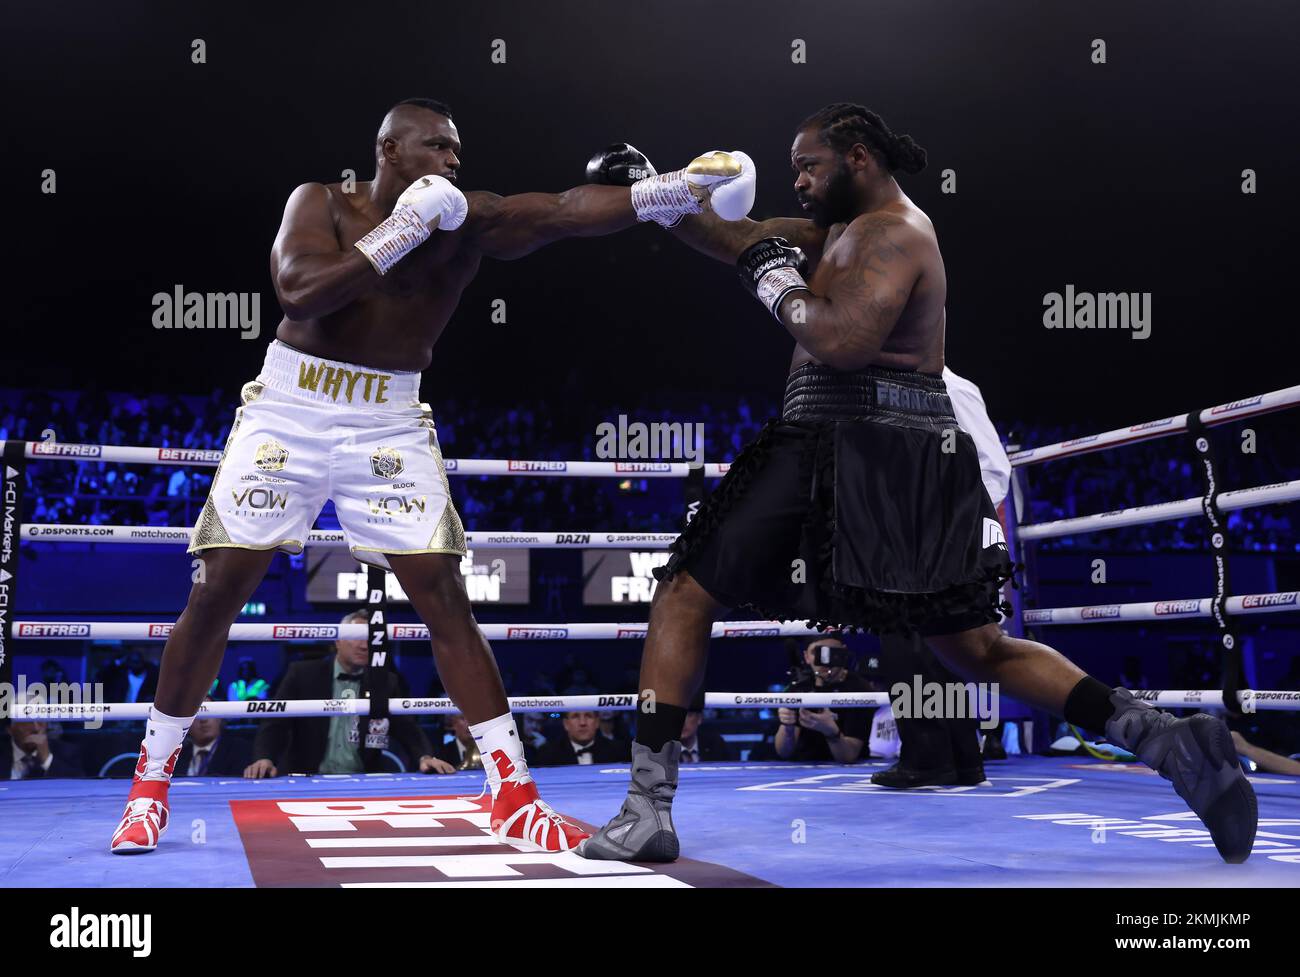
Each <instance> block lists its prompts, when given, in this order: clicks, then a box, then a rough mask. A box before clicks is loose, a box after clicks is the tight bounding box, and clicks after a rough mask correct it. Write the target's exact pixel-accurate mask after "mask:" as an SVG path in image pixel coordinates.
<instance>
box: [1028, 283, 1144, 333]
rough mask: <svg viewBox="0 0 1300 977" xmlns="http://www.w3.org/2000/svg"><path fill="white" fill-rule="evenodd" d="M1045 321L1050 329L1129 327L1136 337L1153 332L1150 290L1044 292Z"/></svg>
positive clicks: (1044, 323) (1068, 288)
mask: <svg viewBox="0 0 1300 977" xmlns="http://www.w3.org/2000/svg"><path fill="white" fill-rule="evenodd" d="M1043 325H1044V326H1045V327H1046V328H1048V329H1127V330H1129V331H1131V332H1132V334H1133V338H1134V339H1146V338H1147V337H1148V336H1150V335H1151V293H1150V292H1076V291H1075V290H1074V286H1073V285H1066V286H1065V292H1064V294H1062V293H1061V292H1048V293H1047V294H1046V295H1044V296H1043Z"/></svg>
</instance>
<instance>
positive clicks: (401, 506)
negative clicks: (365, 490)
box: [366, 495, 429, 516]
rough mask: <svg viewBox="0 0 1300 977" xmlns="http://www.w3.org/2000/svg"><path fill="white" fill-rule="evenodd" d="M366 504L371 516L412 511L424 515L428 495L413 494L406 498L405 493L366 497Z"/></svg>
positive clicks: (409, 512) (408, 513)
mask: <svg viewBox="0 0 1300 977" xmlns="http://www.w3.org/2000/svg"><path fill="white" fill-rule="evenodd" d="M366 504H367V505H368V506H370V514H371V515H372V516H407V515H410V514H411V513H412V512H418V513H419V514H420V515H424V514H425V511H426V510H427V509H428V504H429V497H428V496H427V495H414V496H411V497H410V498H408V497H407V496H405V495H386V496H384V497H383V498H381V499H370V498H367V499H366Z"/></svg>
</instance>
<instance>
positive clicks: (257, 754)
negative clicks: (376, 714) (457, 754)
mask: <svg viewBox="0 0 1300 977" xmlns="http://www.w3.org/2000/svg"><path fill="white" fill-rule="evenodd" d="M334 667H335V658H334V656H333V655H326V656H325V657H324V658H317V659H314V660H312V661H301V662H294V663H293V664H292V665H290V666H289V670H288V671H287V672H285V673H284V678H283V679H281V681H280V685H279V686H278V687H277V688H276V690H275V692H274V696H275V698H277V699H332V698H333V697H334ZM381 674H382V675H384V676H385V677H386V679H387V682H388V688H387V689H386V690H385V691H384V692H383V693H382V694H384V695H387V696H388V697H389V698H394V697H397V696H400V695H401V694H402V692H401V688H402V683H401V682H400V681H399V676H398V675H397V673H396V672H393V671H390V670H387V669H385V670H383V671H382V672H381ZM332 718H333V717H331V716H309V717H305V718H301V719H263V720H262V721H261V725H260V726H259V727H258V730H257V739H256V740H254V741H253V759H255V760H270V761H271V762H272V763H274V764H275V767H276V770H277V771H278V772H279V773H281V774H286V773H316V772H317V771H319V770H320V765H321V761H323V760H324V759H325V750H326V748H327V747H328V746H329V733H330V720H331V719H332ZM345 718H347V719H349V720H351V719H352V718H353V717H351V716H348V717H345ZM357 718H359V719H360V720H361V733H362V736H363V737H364V735H365V729H366V718H365V717H364V716H360V717H357ZM388 730H389V736H390V742H392V743H394V744H400V745H401V747H402V749H403V750H405V752H406V758H407V760H408V762H409V763H410V764H411V765H412V769H418V767H417V764H418V763H419V760H420V757H422V756H424V755H425V754H430V755H431V754H432V752H433V751H432V749H431V748H430V747H429V739H428V737H426V736H425V735H424V731H423V730H422V729H420V727H419V726H418V725H417V724H416V722H415V719H414V718H413V717H411V716H393V717H392V718H391V719H390V720H389V724H388ZM361 762H362V765H363V766H364V768H365V770H366V772H367V773H375V772H377V771H379V770H380V769H382V767H381V763H382V757H381V755H380V751H378V750H367V749H362V750H361Z"/></svg>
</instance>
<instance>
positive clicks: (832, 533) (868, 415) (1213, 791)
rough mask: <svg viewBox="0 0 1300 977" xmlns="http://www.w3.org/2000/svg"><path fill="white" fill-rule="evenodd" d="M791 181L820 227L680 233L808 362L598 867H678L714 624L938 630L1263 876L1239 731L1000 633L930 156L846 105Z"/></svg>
mask: <svg viewBox="0 0 1300 977" xmlns="http://www.w3.org/2000/svg"><path fill="white" fill-rule="evenodd" d="M732 155H733V156H735V157H736V158H739V159H741V160H742V162H743V165H744V166H746V167H747V168H752V163H750V162H749V160H748V157H746V156H744V154H743V153H733V154H732ZM791 163H792V165H793V168H794V171H795V183H794V189H795V193H796V195H797V196H798V198H799V202H800V205H801V206H802V207H803V209H804V210H805V212H807V213H808V214H809V215H810V217H811V219H810V220H793V219H776V220H767V221H762V222H755V221H751V220H742V221H736V222H734V223H730V224H728V223H724V222H722V221H719V220H716V219H713V218H711V217H709V216H708V215H698V216H690V217H687V218H685V219H683V220H681V221H679V222H676V223H674V224H673V225H672V226H673V227H674V233H676V234H677V236H678V237H680V238H681V239H682V240H684V241H685V242H686V243H688V244H689V245H691V246H692V247H694V248H696V249H697V250H699V251H702V252H704V253H705V254H707V255H710V256H712V257H715V258H718V259H720V260H723V261H727V262H735V263H736V264H737V266H738V267H739V270H740V275H741V278H742V280H743V281H744V282H745V284H746V286H747V287H748V288H749V290H750V291H751V292H752V293H753V294H754V295H755V297H757V298H758V299H759V300H760V301H761V302H762V303H763V304H764V305H765V306H766V308H767V309H768V310H769V311H770V312H771V313H772V314H773V315H774V316H775V317H776V319H777V320H778V322H780V323H781V325H782V326H783V327H784V328H785V329H786V331H787V332H789V333H790V335H791V336H792V337H793V338H794V340H795V343H796V345H795V351H794V357H793V360H792V362H791V366H790V372H789V376H788V379H787V382H786V397H785V405H784V408H783V411H782V417H781V418H780V420H778V421H775V422H772V423H771V424H769V425H768V426H767V427H766V428H765V429H764V430H763V431H762V432H761V433H760V435H759V436H758V438H757V439H756V440H755V441H754V442H753V443H752V444H750V445H749V446H748V447H747V448H746V449H745V450H744V451H743V452H741V454H740V456H739V457H738V458H737V459H736V461H735V462H734V463H733V465H732V466H731V468H730V470H729V471H728V473H727V476H726V477H725V478H724V479H723V480H722V482H721V483H720V484H719V485H718V487H717V489H716V490H715V491H714V492H713V493H712V495H711V496H710V497H709V498H708V499H707V500H706V501H705V503H704V504H703V505H702V506H701V508H700V511H699V512H698V513H697V514H696V516H695V518H694V519H693V520H692V521H691V523H690V524H689V525H688V527H687V528H686V530H685V532H683V533H682V535H681V536H680V538H679V539H678V540H677V541H676V542H675V543H674V545H673V547H672V554H671V557H670V559H669V561H668V563H667V565H666V566H665V567H663V568H661V572H660V575H659V579H660V585H659V587H658V589H657V592H656V594H655V597H654V601H653V603H652V605H651V611H650V625H649V630H648V633H647V637H646V645H645V652H644V656H643V658H642V664H641V688H642V689H643V690H644V691H643V693H642V695H643V697H645V698H646V700H647V701H650V698H651V697H650V695H647V693H650V694H652V696H653V699H652V701H653V703H654V709H653V711H644V712H643V713H642V714H641V715H639V721H638V725H637V733H636V742H635V743H634V744H633V752H632V786H631V789H630V790H629V792H628V796H627V799H626V800H625V802H624V804H623V808H622V811H621V812H620V813H619V814H618V815H617V816H616V817H615V818H614V819H613V820H611V821H610V822H609V823H608V824H606V825H605V827H604V828H602V829H601V830H600V831H599V832H598V833H597V834H596V835H594V836H592V837H591V838H588V839H585V840H584V841H582V842H581V843H580V844H579V846H578V853H579V854H580V855H583V856H585V857H587V858H613V859H624V860H631V861H637V860H645V861H667V860H672V859H674V858H676V857H677V854H678V852H679V843H678V839H677V835H676V831H675V829H674V827H673V823H672V817H671V805H672V799H673V796H674V795H675V793H676V789H677V764H678V757H679V754H680V749H681V747H680V743H679V742H678V738H679V736H680V733H681V728H682V722H683V720H684V718H685V715H686V706H687V705H688V704H689V703H690V702H691V700H692V697H693V696H694V695H695V694H696V692H697V691H698V689H699V688H700V685H701V682H702V680H703V676H704V666H705V661H706V659H707V655H708V643H709V635H710V628H711V625H712V622H713V620H714V619H715V617H716V616H718V615H719V614H721V613H722V612H723V611H725V610H726V609H727V608H728V607H733V606H745V607H748V608H751V609H752V610H754V611H757V612H759V613H762V614H764V615H766V616H770V617H773V618H779V619H784V620H808V621H812V622H816V623H818V624H819V625H823V626H828V627H829V626H835V627H848V628H852V627H857V628H864V629H868V630H871V631H876V632H882V633H884V632H912V633H916V632H919V633H920V634H922V635H924V636H925V637H926V640H927V642H928V643H929V645H930V647H931V648H932V649H933V650H934V652H935V653H936V654H937V655H938V656H939V658H940V659H941V660H942V661H943V662H944V663H945V664H946V665H947V666H948V667H949V668H951V669H952V670H953V671H955V672H957V673H958V674H960V675H962V676H964V677H965V678H967V679H969V680H973V681H980V682H990V683H997V684H998V685H999V686H1000V687H1001V691H1003V692H1005V693H1006V694H1008V695H1011V696H1013V697H1014V698H1017V699H1020V700H1021V701H1024V702H1027V703H1030V704H1032V705H1035V706H1037V707H1039V708H1042V709H1045V710H1048V711H1050V712H1052V713H1055V714H1058V715H1064V716H1065V718H1066V719H1067V720H1068V721H1070V722H1072V723H1074V724H1076V725H1079V726H1082V727H1085V728H1087V729H1092V730H1098V731H1105V733H1106V735H1107V736H1108V737H1109V738H1110V739H1111V740H1112V741H1113V742H1116V743H1119V744H1120V745H1122V746H1124V747H1125V748H1126V749H1129V750H1131V751H1132V752H1134V753H1135V754H1137V755H1138V756H1139V757H1140V758H1141V759H1142V760H1143V761H1144V762H1146V763H1147V764H1148V765H1150V766H1151V767H1153V768H1154V769H1156V770H1157V771H1158V772H1159V773H1160V774H1161V775H1162V776H1164V777H1165V778H1166V779H1169V780H1171V781H1172V782H1173V784H1174V787H1175V789H1176V790H1177V792H1178V794H1179V795H1180V796H1181V797H1182V798H1183V799H1184V800H1185V801H1186V802H1187V803H1188V805H1189V806H1190V807H1191V808H1192V810H1193V811H1194V812H1195V813H1196V814H1197V815H1198V816H1199V817H1200V818H1201V820H1202V821H1203V822H1204V823H1205V825H1206V827H1207V828H1208V829H1209V831H1210V835H1211V837H1212V838H1213V840H1214V843H1215V846H1216V847H1217V848H1218V850H1219V853H1220V854H1221V855H1222V857H1223V858H1224V859H1225V860H1227V861H1230V862H1240V861H1244V860H1245V859H1246V858H1247V857H1248V856H1249V854H1250V851H1251V848H1252V846H1253V843H1254V838H1255V831H1256V825H1257V823H1258V816H1257V810H1256V801H1255V795H1254V791H1253V790H1252V788H1251V786H1250V783H1249V781H1247V779H1246V778H1245V775H1244V774H1243V773H1242V770H1241V767H1240V765H1239V763H1238V760H1237V754H1236V750H1235V748H1234V746H1233V743H1232V739H1231V735H1230V733H1229V731H1228V728H1227V726H1226V725H1225V724H1224V723H1223V722H1222V721H1220V720H1218V719H1214V718H1211V717H1209V716H1206V715H1197V716H1192V717H1190V718H1188V719H1183V720H1175V719H1174V718H1173V717H1172V716H1170V715H1168V714H1167V713H1162V712H1160V711H1158V710H1156V709H1153V708H1151V707H1150V706H1148V705H1147V704H1145V703H1142V702H1138V701H1136V700H1135V699H1134V698H1133V696H1132V695H1131V694H1130V693H1129V692H1128V691H1127V690H1125V689H1111V688H1108V687H1107V686H1106V685H1104V684H1103V683H1101V682H1099V681H1097V680H1096V679H1094V678H1092V677H1090V676H1088V675H1086V674H1085V673H1084V672H1082V671H1081V670H1080V669H1078V668H1077V667H1075V665H1073V664H1072V663H1071V662H1070V661H1068V660H1067V659H1066V658H1065V657H1063V656H1062V655H1061V654H1059V653H1058V652H1056V651H1055V650H1053V649H1051V648H1049V647H1047V646H1045V645H1042V644H1038V643H1036V642H1033V641H1026V640H1023V639H1020V638H1014V637H1011V636H1010V635H1007V634H1005V633H1004V632H1003V631H1002V630H1001V628H1000V627H999V626H998V623H997V622H998V621H999V619H1000V617H1001V612H1002V611H1003V610H1004V608H1003V606H1002V604H1001V602H1000V597H999V592H1000V589H1001V587H1002V585H1003V584H1004V583H1005V582H1006V581H1007V580H1008V579H1009V578H1010V576H1011V570H1012V567H1011V562H1010V558H1009V554H1008V552H1007V546H1006V543H1005V541H1004V540H1003V538H1002V531H1001V526H1000V524H999V522H998V520H997V515H996V513H995V511H994V508H993V504H992V502H991V501H990V499H989V497H988V493H987V492H986V491H985V489H984V487H983V484H982V482H981V479H980V469H979V461H978V457H977V454H976V451H975V448H974V445H973V442H972V441H971V439H970V437H969V436H968V435H967V434H966V433H965V432H963V431H961V430H960V428H959V427H958V426H957V423H956V420H955V419H954V418H953V415H952V406H951V404H950V402H949V400H948V396H947V393H946V389H945V386H944V382H943V379H942V378H941V376H940V374H941V372H942V370H943V365H944V360H943V350H944V330H945V315H944V306H945V302H946V299H947V280H946V277H945V272H944V263H943V257H942V255H941V253H940V250H939V245H938V240H937V238H936V236H935V231H934V227H933V225H932V224H931V223H930V220H929V218H928V217H927V216H926V215H925V214H924V213H923V212H922V211H921V210H920V209H919V208H918V207H917V206H916V205H915V204H913V203H912V201H911V200H909V199H908V197H907V196H906V195H905V194H904V193H903V191H902V189H901V188H900V187H899V185H898V182H897V181H896V180H895V178H894V173H895V172H896V171H902V172H904V173H916V172H918V171H920V170H921V169H922V168H923V167H924V165H925V152H924V150H922V149H921V148H920V147H919V146H918V145H917V144H916V143H915V142H914V141H913V140H912V138H911V137H910V136H905V135H896V134H895V133H893V132H892V131H890V129H889V127H888V126H887V125H886V124H885V123H884V121H883V120H882V119H881V118H880V117H879V116H878V115H876V114H875V113H874V112H871V111H870V110H868V109H866V108H864V107H862V106H860V105H854V104H850V103H835V104H832V105H828V106H826V107H825V108H823V109H821V110H820V111H818V112H817V113H815V114H813V115H812V116H810V117H809V118H808V119H806V120H805V121H804V122H803V123H802V124H801V125H800V126H799V129H798V131H797V132H796V135H795V140H794V144H793V147H792V150H791ZM589 173H590V169H589ZM810 270H811V274H810V275H809V271H810ZM805 276H808V277H805ZM746 328H753V326H750V325H748V324H747V325H746Z"/></svg>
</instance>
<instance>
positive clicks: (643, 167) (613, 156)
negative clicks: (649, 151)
mask: <svg viewBox="0 0 1300 977" xmlns="http://www.w3.org/2000/svg"><path fill="white" fill-rule="evenodd" d="M658 175H659V174H658V172H657V171H656V170H655V168H654V164H652V163H651V162H650V160H648V159H646V156H645V153H643V152H641V150H639V149H637V148H636V147H635V146H632V145H629V144H628V143H625V142H616V143H614V144H613V145H610V146H606V147H605V148H604V149H602V150H601V151H600V152H598V153H597V154H596V155H595V156H593V157H591V162H590V163H588V164H587V182H588V183H604V184H607V185H609V186H615V187H630V186H631V185H632V184H634V183H636V181H637V180H644V179H645V178H646V177H648V176H658Z"/></svg>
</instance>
